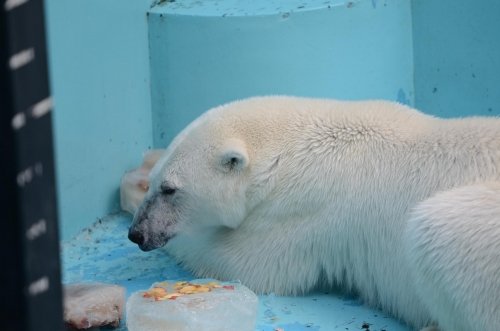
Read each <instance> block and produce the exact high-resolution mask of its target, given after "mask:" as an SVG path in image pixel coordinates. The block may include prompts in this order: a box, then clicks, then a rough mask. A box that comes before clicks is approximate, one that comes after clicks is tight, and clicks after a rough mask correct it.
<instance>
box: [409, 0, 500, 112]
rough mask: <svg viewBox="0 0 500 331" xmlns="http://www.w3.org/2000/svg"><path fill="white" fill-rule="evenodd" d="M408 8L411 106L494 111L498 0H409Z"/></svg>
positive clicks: (499, 48)
mask: <svg viewBox="0 0 500 331" xmlns="http://www.w3.org/2000/svg"><path fill="white" fill-rule="evenodd" d="M412 11H413V38H414V50H415V69H414V72H415V95H416V98H415V103H416V106H417V107H418V108H420V109H422V110H424V111H426V112H429V113H432V114H435V115H438V116H443V117H452V116H465V115H496V116H498V115H500V87H499V86H500V84H499V77H500V37H499V33H500V1H497V0H482V1H465V0H460V1H456V0H439V1H436V0H413V1H412Z"/></svg>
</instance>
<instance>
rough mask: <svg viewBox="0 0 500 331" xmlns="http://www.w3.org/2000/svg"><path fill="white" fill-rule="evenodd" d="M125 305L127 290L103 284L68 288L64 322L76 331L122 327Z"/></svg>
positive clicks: (70, 286) (71, 285) (68, 286)
mask: <svg viewBox="0 0 500 331" xmlns="http://www.w3.org/2000/svg"><path fill="white" fill-rule="evenodd" d="M124 303H125V289H124V288H123V287H121V286H117V285H112V284H103V283H76V284H69V285H64V321H65V322H66V323H67V324H69V325H71V326H72V327H74V328H76V329H88V328H90V327H98V326H104V325H110V326H113V327H118V325H119V324H120V319H121V316H122V311H123V305H124Z"/></svg>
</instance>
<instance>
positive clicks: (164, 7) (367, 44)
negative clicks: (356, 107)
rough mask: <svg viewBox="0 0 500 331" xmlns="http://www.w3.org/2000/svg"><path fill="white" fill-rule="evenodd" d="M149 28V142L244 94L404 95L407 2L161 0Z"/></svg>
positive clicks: (408, 59)
mask: <svg viewBox="0 0 500 331" xmlns="http://www.w3.org/2000/svg"><path fill="white" fill-rule="evenodd" d="M236 4H238V6H236ZM148 28H149V50H150V59H151V62H150V66H151V67H150V68H151V69H150V70H151V89H152V91H151V96H152V98H151V102H152V112H153V135H154V144H155V146H157V147H162V146H165V145H167V144H168V143H169V142H170V140H171V139H172V138H173V137H174V136H175V135H176V134H177V133H178V132H179V131H180V130H181V129H182V128H183V127H184V126H185V125H187V124H188V123H189V122H190V121H191V120H192V119H193V118H195V117H196V116H198V115H199V114H200V113H201V112H203V111H204V110H207V109H208V108H210V107H213V106H216V105H218V104H221V103H224V102H227V101H231V100H234V99H238V98H244V97H248V96H254V95H270V94H289V95H301V96H313V97H333V98H341V99H374V98H376V99H381V98H382V99H389V100H399V101H401V102H405V103H410V104H411V103H412V100H413V50H412V38H411V29H412V26H411V6H410V1H409V0H387V1H370V0H362V1H349V2H345V1H309V2H306V1H302V2H298V1H271V2H267V1H253V2H242V1H239V2H236V1H176V2H164V3H163V4H160V5H157V6H155V7H154V8H152V9H151V10H150V12H149V15H148Z"/></svg>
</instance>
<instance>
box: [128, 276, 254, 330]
mask: <svg viewBox="0 0 500 331" xmlns="http://www.w3.org/2000/svg"><path fill="white" fill-rule="evenodd" d="M257 306H258V298H257V296H256V295H255V294H254V293H253V292H252V291H250V290H249V289H248V288H247V287H245V286H243V285H242V284H240V283H237V282H231V283H228V282H225V283H221V282H216V281H213V280H194V281H192V282H175V281H165V282H160V283H155V284H153V285H152V287H151V288H150V289H149V290H145V291H138V292H135V293H133V294H132V295H131V296H130V298H129V299H128V301H127V308H126V314H127V315H126V316H127V327H128V331H187V330H203V331H226V330H227V331H234V330H238V331H253V330H254V329H255V321H256V318H257Z"/></svg>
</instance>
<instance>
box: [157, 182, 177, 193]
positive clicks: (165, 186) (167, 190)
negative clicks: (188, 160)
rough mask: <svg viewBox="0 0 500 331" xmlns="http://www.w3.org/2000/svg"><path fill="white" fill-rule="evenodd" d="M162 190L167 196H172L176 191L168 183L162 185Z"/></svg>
mask: <svg viewBox="0 0 500 331" xmlns="http://www.w3.org/2000/svg"><path fill="white" fill-rule="evenodd" d="M160 189H161V193H162V194H165V195H172V194H174V193H175V191H176V190H175V188H174V187H172V186H170V185H168V184H167V183H163V184H161V186H160Z"/></svg>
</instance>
